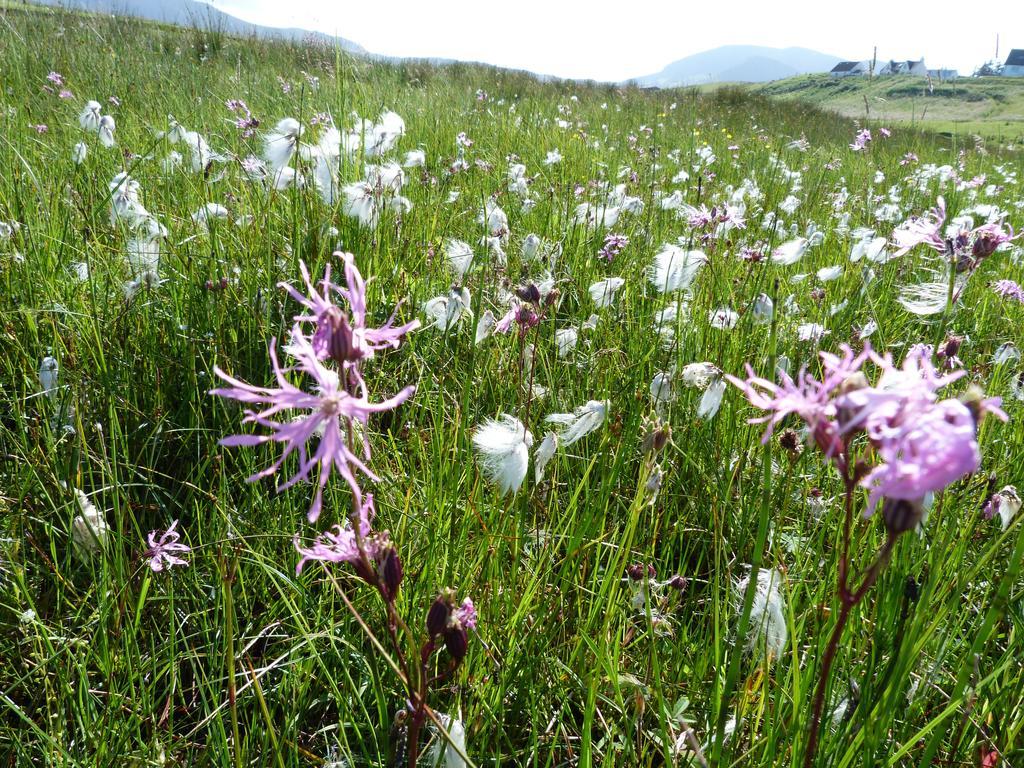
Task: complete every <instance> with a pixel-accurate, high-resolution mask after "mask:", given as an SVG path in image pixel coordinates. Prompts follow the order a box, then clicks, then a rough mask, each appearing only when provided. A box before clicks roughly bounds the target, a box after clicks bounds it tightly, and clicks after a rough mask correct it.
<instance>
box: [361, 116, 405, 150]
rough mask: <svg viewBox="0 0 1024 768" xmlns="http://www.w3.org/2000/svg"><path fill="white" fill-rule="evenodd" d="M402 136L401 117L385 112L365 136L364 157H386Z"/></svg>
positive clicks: (403, 130) (403, 125)
mask: <svg viewBox="0 0 1024 768" xmlns="http://www.w3.org/2000/svg"><path fill="white" fill-rule="evenodd" d="M364 124H365V122H364ZM404 134H405V121H404V120H403V119H402V117H401V115H399V114H398V113H397V112H392V111H391V110H385V111H384V112H382V113H381V115H380V117H378V118H377V122H376V123H375V124H373V125H372V126H371V127H370V129H369V131H368V132H367V134H366V138H365V152H366V156H367V157H368V158H369V157H379V156H381V155H386V154H387V153H388V152H390V151H391V150H392V149H393V148H394V146H395V144H397V143H398V140H399V139H400V138H401V137H402V136H403V135H404Z"/></svg>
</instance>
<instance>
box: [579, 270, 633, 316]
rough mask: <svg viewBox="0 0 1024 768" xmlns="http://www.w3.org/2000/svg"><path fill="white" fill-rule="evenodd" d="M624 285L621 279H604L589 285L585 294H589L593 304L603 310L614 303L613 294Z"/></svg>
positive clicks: (624, 282)
mask: <svg viewBox="0 0 1024 768" xmlns="http://www.w3.org/2000/svg"><path fill="white" fill-rule="evenodd" d="M625 284H626V281H625V280H623V279H622V278H621V277H606V278H605V279H604V280H598V281H597V282H596V283H591V285H590V287H589V288H588V289H587V293H589V294H590V298H591V299H592V300H593V302H594V303H595V304H596V305H597V306H598V307H601V308H602V309H603V308H604V307H610V306H611V305H612V304H613V303H614V301H615V294H616V293H617V292H618V291H619V289H621V288H622V286H624V285H625Z"/></svg>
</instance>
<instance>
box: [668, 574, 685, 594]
mask: <svg viewBox="0 0 1024 768" xmlns="http://www.w3.org/2000/svg"><path fill="white" fill-rule="evenodd" d="M668 586H670V587H672V589H674V590H676V591H677V592H685V591H686V588H687V587H688V586H690V580H689V579H687V578H686V577H685V576H680V575H679V574H678V573H677V574H674V575H673V576H672V577H671V578H670V579H669V580H668Z"/></svg>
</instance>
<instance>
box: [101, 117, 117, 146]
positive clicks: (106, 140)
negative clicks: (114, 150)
mask: <svg viewBox="0 0 1024 768" xmlns="http://www.w3.org/2000/svg"><path fill="white" fill-rule="evenodd" d="M97 133H98V134H99V137H100V144H102V145H103V146H104V147H107V148H108V149H109V148H110V147H112V146H114V118H113V117H111V116H110V115H104V116H103V117H101V118H100V126H99V128H98V129H97Z"/></svg>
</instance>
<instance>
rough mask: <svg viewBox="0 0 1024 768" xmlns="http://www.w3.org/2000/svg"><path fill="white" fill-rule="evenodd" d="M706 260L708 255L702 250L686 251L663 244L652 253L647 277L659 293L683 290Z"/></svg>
mask: <svg viewBox="0 0 1024 768" xmlns="http://www.w3.org/2000/svg"><path fill="white" fill-rule="evenodd" d="M707 261H708V257H707V255H706V254H705V253H704V252H703V251H687V250H683V249H682V248H680V247H678V246H675V245H664V246H662V248H661V250H660V251H658V252H657V253H656V254H655V255H654V264H652V265H651V267H650V270H649V272H648V279H649V280H650V282H651V284H652V285H653V286H654V287H655V288H656V289H657V290H658V291H660V292H661V293H672V292H673V291H684V290H686V289H687V288H689V287H690V285H691V284H692V283H693V281H694V279H695V278H696V277H697V273H698V272H699V271H700V268H701V267H702V266H704V265H705V264H706V263H707Z"/></svg>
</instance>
